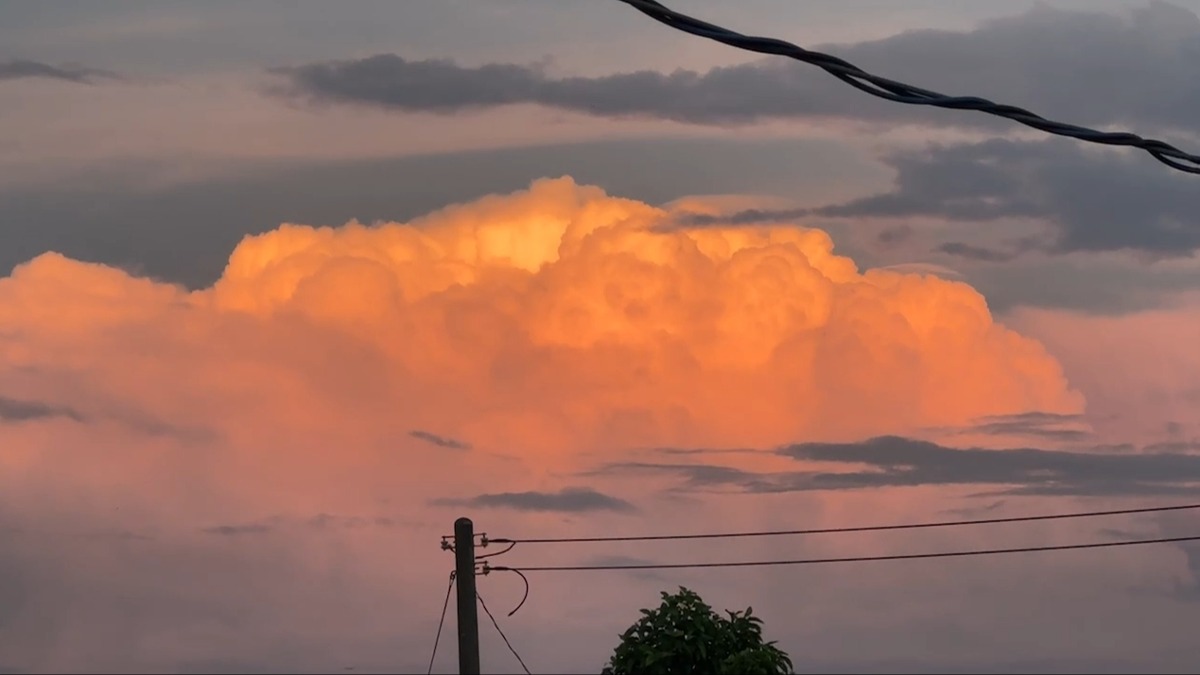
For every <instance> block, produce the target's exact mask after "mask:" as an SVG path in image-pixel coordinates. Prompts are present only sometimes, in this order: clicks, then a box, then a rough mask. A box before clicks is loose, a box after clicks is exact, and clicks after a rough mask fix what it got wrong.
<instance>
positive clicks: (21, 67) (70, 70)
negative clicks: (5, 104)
mask: <svg viewBox="0 0 1200 675" xmlns="http://www.w3.org/2000/svg"><path fill="white" fill-rule="evenodd" d="M115 77H116V74H115V73H113V72H110V71H107V70H100V69H97V68H87V67H84V66H75V65H68V66H53V65H50V64H49V63H42V62H41V61H30V60H27V59H12V60H9V61H0V82H3V81H5V80H23V79H32V78H40V79H49V80H65V81H67V82H77V83H80V84H92V83H94V82H96V81H97V80H105V79H113V78H115Z"/></svg>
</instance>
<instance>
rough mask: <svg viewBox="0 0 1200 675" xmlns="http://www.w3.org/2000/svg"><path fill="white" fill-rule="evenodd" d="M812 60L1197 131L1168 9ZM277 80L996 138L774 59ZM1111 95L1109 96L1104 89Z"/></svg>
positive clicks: (431, 98) (351, 95)
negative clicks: (604, 71)
mask: <svg viewBox="0 0 1200 675" xmlns="http://www.w3.org/2000/svg"><path fill="white" fill-rule="evenodd" d="M765 30H766V29H765V28H764V31H765ZM778 37H787V36H783V35H780V36H778ZM688 39H694V38H688ZM1067 45H1069V47H1068V46H1067ZM807 46H809V47H812V45H807ZM818 49H821V50H824V51H829V52H831V53H833V54H835V55H837V56H840V57H842V58H845V59H848V60H850V61H851V62H854V63H855V64H857V65H859V66H860V67H863V68H865V69H866V70H868V71H872V72H875V73H877V74H879V75H883V76H886V77H890V78H893V79H897V80H901V81H906V82H910V83H912V84H915V85H918V86H921V87H925V88H929V89H935V90H939V91H944V92H946V93H953V94H976V95H980V96H984V97H988V98H992V99H993V100H997V101H999V102H1003V103H1010V104H1014V105H1020V106H1027V107H1031V108H1034V109H1035V111H1036V112H1040V113H1042V114H1044V115H1046V116H1048V117H1064V116H1065V117H1066V118H1069V119H1066V120H1065V121H1071V122H1074V123H1077V124H1091V125H1098V124H1110V123H1128V122H1133V121H1136V122H1138V123H1141V124H1151V125H1162V126H1169V127H1176V128H1183V129H1195V128H1197V121H1196V120H1197V110H1200V86H1197V85H1196V80H1195V77H1194V64H1195V63H1196V62H1197V61H1198V60H1200V18H1198V17H1197V16H1196V15H1195V14H1193V13H1191V12H1190V11H1188V10H1186V9H1183V8H1181V7H1178V6H1176V5H1173V4H1170V3H1168V2H1155V3H1152V4H1149V5H1147V6H1145V7H1140V8H1137V9H1135V10H1133V11H1132V12H1130V13H1128V15H1126V16H1117V15H1110V14H1104V13H1100V12H1093V11H1069V10H1059V9H1053V8H1050V7H1047V6H1038V7H1036V8H1034V9H1032V10H1030V11H1028V12H1026V13H1023V14H1020V15H1017V16H1014V17H1011V18H1005V19H998V20H992V21H987V22H985V23H983V24H981V25H980V26H979V27H978V28H976V29H974V30H970V31H945V30H921V31H910V32H905V33H902V34H899V35H895V36H892V37H889V38H885V39H882V40H876V41H871V42H863V43H858V44H851V45H837V46H818ZM279 72H280V73H281V74H283V75H285V76H286V77H287V80H288V83H289V85H290V89H291V90H292V91H293V92H295V93H298V94H301V95H305V96H310V97H314V98H317V99H321V100H329V101H340V102H355V103H363V104H370V105H378V106H384V107H390V108H396V109H400V110H408V111H428V112H453V111H459V110H469V109H474V108H480V107H489V106H498V105H506V104H513V103H538V104H542V105H547V106H552V107H556V108H562V109H567V110H574V111H580V112H585V113H590V114H594V115H602V116H608V117H623V116H644V117H655V118H663V119H671V120H677V121H682V122H689V123H697V124H735V123H746V122H753V121H755V120H759V119H762V118H782V117H792V118H795V117H813V118H821V117H842V118H852V119H862V120H889V121H893V120H919V121H924V122H926V123H930V124H939V125H944V124H959V125H995V124H996V120H995V119H994V118H990V117H988V116H985V115H981V114H978V113H959V112H945V111H934V110H929V109H924V110H918V109H915V108H914V107H912V106H904V105H899V104H894V103H888V102H884V101H881V100H878V99H875V98H873V97H869V96H867V95H865V94H863V93H861V92H858V91H856V90H853V89H851V88H850V87H847V86H846V85H844V84H842V83H840V82H838V81H836V80H834V78H832V77H830V76H829V75H827V74H826V73H824V72H823V71H821V70H819V69H817V68H816V67H813V66H809V65H803V64H799V63H796V62H794V61H790V60H787V59H783V58H771V59H767V60H762V61H756V62H753V63H749V64H741V65H735V66H728V67H718V68H713V69H712V70H709V71H707V72H695V71H690V70H684V69H680V70H676V71H674V72H671V73H659V72H655V71H640V72H628V73H618V74H613V75H607V76H599V77H553V76H550V75H548V74H546V73H545V72H544V71H543V70H541V69H539V68H536V67H531V66H522V65H515V64H498V63H492V64H487V65H483V66H478V67H467V66H460V65H458V64H456V63H454V62H452V61H446V60H411V59H406V58H403V57H401V56H397V55H394V54H379V55H375V56H370V57H367V58H362V59H355V60H343V61H330V62H321V63H311V64H307V65H302V66H298V67H293V68H288V69H283V70H280V71H279ZM1114 82H1119V83H1120V86H1113V83H1114Z"/></svg>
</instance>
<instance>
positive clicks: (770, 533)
mask: <svg viewBox="0 0 1200 675" xmlns="http://www.w3.org/2000/svg"><path fill="white" fill-rule="evenodd" d="M1194 509H1200V504H1180V505H1173V506H1150V507H1145V508H1136V509H1115V510H1110V511H1082V512H1075V513H1055V514H1049V515H1038V516H1010V517H1005V518H983V519H978V520H944V521H933V522H923V523H903V524H899V525H867V526H860V527H822V528H811V529H799V530H763V531H757V532H715V533H704V534H655V535H642V536H612V537H560V538H542V539H510V538H495V539H491V540H490V541H492V542H493V543H497V544H512V545H513V546H516V545H517V544H579V543H598V542H617V541H670V540H679V539H736V538H744V537H781V536H791V535H804V534H841V533H847V532H884V531H888V530H920V529H928V528H935V527H962V526H967V525H995V524H999V523H1026V522H1034V521H1040V520H1068V519H1072V518H1098V517H1101V516H1125V515H1133V514H1139V513H1161V512H1167V511H1186V510H1194ZM510 550H512V548H511V547H510V548H507V549H505V550H504V551H501V553H504V552H508V551H510ZM492 569H496V568H494V567H493V568H492Z"/></svg>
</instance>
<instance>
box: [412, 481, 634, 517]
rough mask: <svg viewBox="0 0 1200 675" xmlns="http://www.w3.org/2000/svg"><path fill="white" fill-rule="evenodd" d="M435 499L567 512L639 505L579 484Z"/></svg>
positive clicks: (446, 503)
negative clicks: (548, 489) (545, 489)
mask: <svg viewBox="0 0 1200 675" xmlns="http://www.w3.org/2000/svg"><path fill="white" fill-rule="evenodd" d="M433 503H434V504H436V505H439V506H473V507H479V508H507V509H515V510H518V511H560V512H564V513H583V512H588V511H614V512H618V513H630V512H634V511H637V507H635V506H634V505H633V504H630V503H629V502H627V501H625V500H624V499H619V498H617V497H612V496H609V495H606V494H603V493H601V492H597V491H595V490H593V489H591V488H578V487H568V488H563V489H561V490H559V491H558V492H536V491H531V492H500V493H495V494H482V495H478V496H475V497H471V498H469V499H439V500H435V501H434V502H433Z"/></svg>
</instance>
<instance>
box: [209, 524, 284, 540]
mask: <svg viewBox="0 0 1200 675" xmlns="http://www.w3.org/2000/svg"><path fill="white" fill-rule="evenodd" d="M278 528H279V524H278V523H277V522H261V523H241V524H237V525H213V526H212V527H202V528H200V531H201V532H203V533H205V534H219V535H221V536H223V537H240V536H244V535H257V534H270V533H271V532H274V531H275V530H277V529H278Z"/></svg>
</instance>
